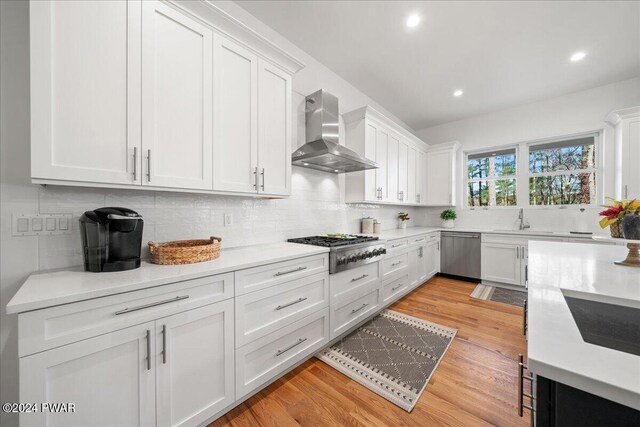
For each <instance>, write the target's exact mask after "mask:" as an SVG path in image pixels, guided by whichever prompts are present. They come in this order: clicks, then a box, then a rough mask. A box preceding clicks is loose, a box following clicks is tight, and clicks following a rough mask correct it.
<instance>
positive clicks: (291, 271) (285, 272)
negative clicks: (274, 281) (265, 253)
mask: <svg viewBox="0 0 640 427" xmlns="http://www.w3.org/2000/svg"><path fill="white" fill-rule="evenodd" d="M306 269H307V267H298V268H294V269H293V270H289V271H278V272H277V273H276V274H274V276H276V277H277V276H284V275H285V274H291V273H295V272H297V271H302V270H306Z"/></svg>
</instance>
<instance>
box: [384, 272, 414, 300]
mask: <svg viewBox="0 0 640 427" xmlns="http://www.w3.org/2000/svg"><path fill="white" fill-rule="evenodd" d="M409 282H410V280H409V274H408V273H404V274H401V275H400V276H399V277H397V278H395V279H389V280H386V281H385V282H384V283H383V284H382V302H383V303H384V304H387V303H391V302H393V300H395V299H396V298H397V297H398V296H400V295H401V294H402V293H404V292H406V291H407V290H409V285H410V283H409Z"/></svg>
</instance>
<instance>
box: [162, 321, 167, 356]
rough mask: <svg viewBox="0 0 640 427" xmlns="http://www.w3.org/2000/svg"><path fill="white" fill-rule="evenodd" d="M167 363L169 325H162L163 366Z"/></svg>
mask: <svg viewBox="0 0 640 427" xmlns="http://www.w3.org/2000/svg"><path fill="white" fill-rule="evenodd" d="M165 363H167V325H162V364H163V365H164V364H165Z"/></svg>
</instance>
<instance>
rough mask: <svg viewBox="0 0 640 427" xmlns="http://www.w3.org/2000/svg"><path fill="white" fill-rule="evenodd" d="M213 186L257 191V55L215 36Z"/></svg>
mask: <svg viewBox="0 0 640 427" xmlns="http://www.w3.org/2000/svg"><path fill="white" fill-rule="evenodd" d="M214 46H215V47H214V54H213V64H214V65H213V68H214V70H213V76H214V82H215V83H214V101H213V122H214V126H213V128H214V138H213V189H214V190H220V191H235V192H242V193H255V192H256V191H258V181H257V179H258V176H257V173H258V57H257V56H256V55H255V54H254V53H252V52H250V51H248V50H247V49H245V48H243V47H241V46H239V45H237V44H235V43H233V42H231V41H229V40H227V39H225V38H224V37H222V36H220V35H217V34H216V35H215V37H214Z"/></svg>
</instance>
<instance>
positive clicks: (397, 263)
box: [391, 261, 402, 267]
mask: <svg viewBox="0 0 640 427" xmlns="http://www.w3.org/2000/svg"><path fill="white" fill-rule="evenodd" d="M400 264H402V261H398V262H394V263H393V264H391V267H395V266H396V265H400Z"/></svg>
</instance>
